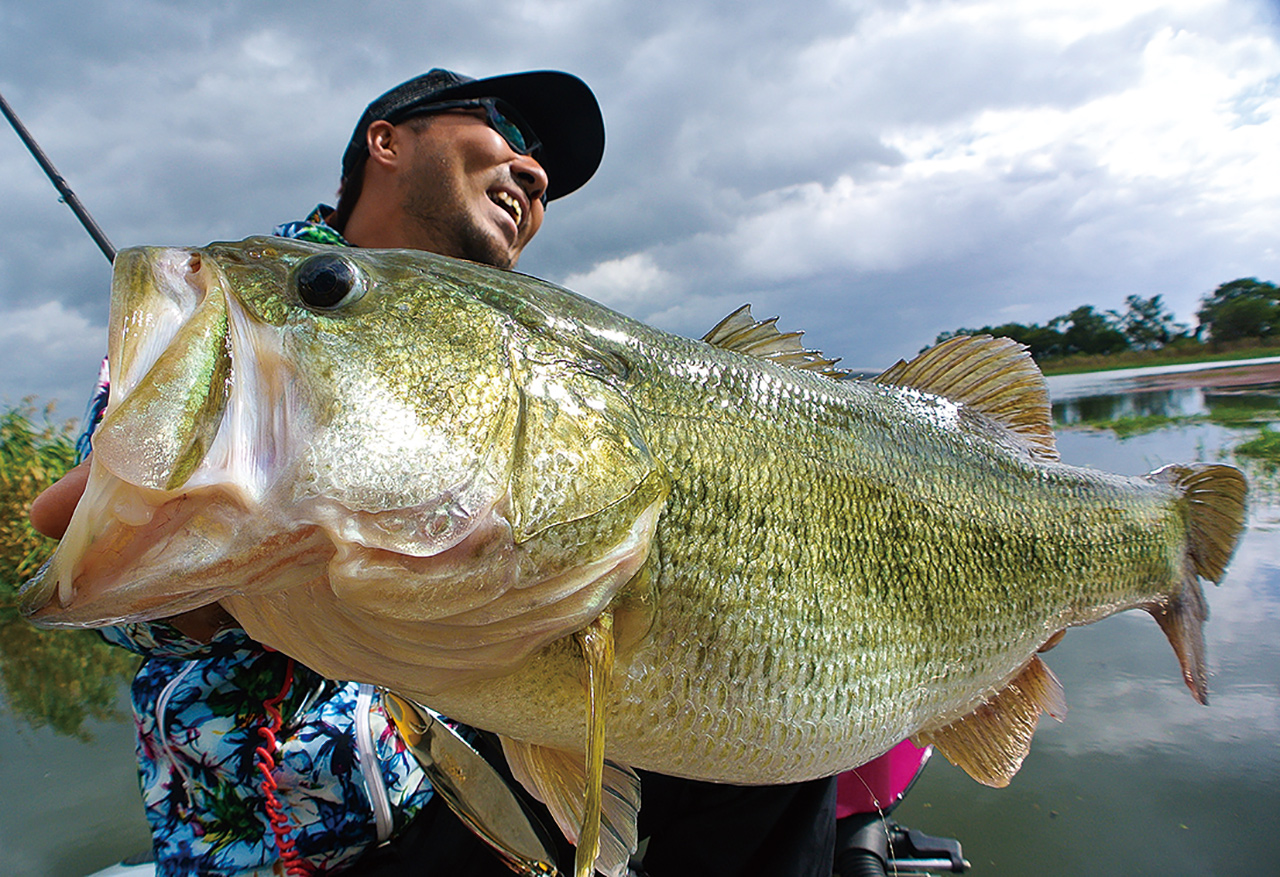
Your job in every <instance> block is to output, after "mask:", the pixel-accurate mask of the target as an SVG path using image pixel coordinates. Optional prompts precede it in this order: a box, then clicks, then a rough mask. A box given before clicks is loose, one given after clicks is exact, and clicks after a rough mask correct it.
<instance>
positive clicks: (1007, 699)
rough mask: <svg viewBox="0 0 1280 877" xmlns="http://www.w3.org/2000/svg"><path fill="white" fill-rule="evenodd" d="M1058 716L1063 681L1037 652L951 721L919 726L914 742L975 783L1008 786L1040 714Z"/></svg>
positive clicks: (1063, 712)
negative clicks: (942, 757)
mask: <svg viewBox="0 0 1280 877" xmlns="http://www.w3.org/2000/svg"><path fill="white" fill-rule="evenodd" d="M1042 712H1046V713H1048V714H1049V715H1051V716H1053V717H1054V718H1055V719H1057V720H1059V721H1061V720H1062V718H1063V717H1064V716H1065V715H1066V714H1067V703H1066V699H1065V698H1064V697H1063V693H1062V684H1061V683H1059V682H1058V679H1057V677H1056V676H1054V675H1053V673H1052V672H1051V671H1050V670H1049V668H1048V667H1046V666H1045V664H1044V662H1043V661H1041V660H1040V659H1039V658H1037V657H1032V659H1031V662H1030V663H1028V664H1027V666H1026V667H1024V668H1023V670H1022V672H1021V673H1019V674H1018V675H1017V676H1015V677H1014V678H1013V680H1012V681H1011V682H1010V683H1009V684H1008V685H1006V686H1005V687H1004V688H1002V689H1001V690H1000V691H998V692H996V694H995V695H994V696H992V697H991V699H990V700H988V701H987V702H986V703H984V704H982V705H981V706H979V707H978V708H977V709H975V710H974V711H973V712H971V713H969V714H968V715H966V716H962V717H961V718H959V719H957V720H956V721H954V722H952V723H950V724H949V725H944V726H943V727H941V728H936V729H932V730H927V731H921V732H920V733H918V734H916V736H915V737H913V738H911V740H912V742H913V743H915V744H916V745H917V746H927V745H930V744H932V745H933V746H936V747H938V750H939V751H940V752H942V754H943V755H945V756H946V757H947V760H948V761H950V762H951V763H952V764H954V765H956V766H957V767H959V768H961V769H962V770H964V772H965V773H967V774H969V776H971V777H973V778H974V779H975V780H977V781H978V782H980V783H982V784H984V785H988V786H995V787H996V788H1003V787H1005V786H1007V785H1009V781H1010V780H1011V779H1013V776H1014V774H1016V773H1017V772H1018V769H1019V768H1020V767H1022V761H1023V759H1025V758H1026V757H1027V753H1028V752H1029V751H1030V750H1031V736H1032V734H1034V733H1035V730H1036V723H1037V722H1038V721H1039V719H1040V713H1042Z"/></svg>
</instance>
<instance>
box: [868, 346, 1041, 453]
mask: <svg viewBox="0 0 1280 877" xmlns="http://www.w3.org/2000/svg"><path fill="white" fill-rule="evenodd" d="M873 380H875V381H876V382H877V383H881V384H888V385H890V386H895V387H910V388H912V389H916V390H920V391H922V392H925V393H932V394H933V395H935V396H944V397H946V398H948V399H950V400H951V401H952V402H960V403H962V404H964V405H967V406H969V407H970V408H973V409H974V410H976V411H981V412H982V413H983V414H985V415H987V416H988V417H991V418H993V419H994V420H996V421H997V422H999V423H1001V424H1003V425H1004V426H1006V427H1008V428H1009V429H1011V430H1013V431H1014V432H1015V433H1017V434H1018V435H1019V436H1021V437H1022V438H1023V439H1024V440H1026V441H1027V442H1028V444H1029V445H1030V448H1031V453H1032V456H1034V457H1036V458H1037V459H1040V460H1056V459H1058V448H1057V444H1056V443H1055V442H1054V439H1053V412H1052V409H1051V408H1050V407H1049V387H1048V385H1047V384H1046V383H1045V380H1044V375H1043V374H1041V373H1040V369H1039V367H1037V366H1036V364H1035V362H1034V360H1032V359H1031V355H1030V354H1029V353H1027V348H1026V347H1025V346H1024V345H1022V344H1019V343H1018V342H1016V341H1014V340H1013V339H1012V338H992V337H991V336H990V335H975V336H968V335H957V336H956V337H955V338H951V339H949V340H947V341H944V342H943V343H941V344H939V345H938V346H937V347H930V348H929V349H928V350H926V351H925V352H924V353H921V354H920V355H919V356H917V357H916V358H915V359H913V360H911V361H910V362H904V361H902V360H898V362H897V364H896V365H893V366H891V367H890V368H889V369H888V370H887V371H885V372H884V373H883V374H881V375H879V376H877V377H876V378H874V379H873Z"/></svg>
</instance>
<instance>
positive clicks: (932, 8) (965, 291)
mask: <svg viewBox="0 0 1280 877" xmlns="http://www.w3.org/2000/svg"><path fill="white" fill-rule="evenodd" d="M482 7H483V8H484V9H486V12H485V13H484V14H483V15H481V14H479V13H478V12H477V11H476V10H477V9H479V8H482ZM433 66H444V67H449V68H451V69H455V70H459V71H462V72H466V73H469V74H471V75H476V76H487V75H493V74H499V73H506V72H511V71H515V70H523V69H534V68H556V69H563V70H568V71H570V72H572V73H575V74H577V75H579V76H581V77H582V78H583V79H585V80H586V81H587V82H588V83H589V84H590V85H591V86H592V87H593V88H594V90H595V92H596V94H597V96H598V98H599V100H600V103H601V105H602V107H603V109H604V114H605V120H606V124H607V127H608V146H607V149H606V154H605V160H604V164H603V166H602V167H601V170H600V172H599V173H598V174H597V175H596V177H595V179H594V180H593V181H592V182H591V184H589V185H588V186H587V187H586V188H585V189H583V190H581V191H580V192H578V193H576V194H574V195H572V196H570V197H568V198H566V199H564V200H563V201H558V202H555V203H554V204H553V205H552V207H551V210H550V211H549V212H548V218H547V221H546V224H545V225H544V226H543V231H542V233H541V235H540V236H539V237H538V239H537V240H536V241H535V242H534V244H533V245H532V246H531V247H530V249H529V250H528V251H527V252H526V255H525V257H524V259H523V261H522V263H521V269H522V270H525V271H527V272H529V273H532V274H536V275H538V276H540V277H544V278H547V279H549V280H552V281H555V282H557V283H561V284H563V285H565V286H568V287H570V288H572V289H575V290H577V291H578V292H582V293H584V294H587V295H591V296H593V297H595V298H598V299H600V300H602V301H604V302H606V303H607V304H609V305H611V306H613V307H615V308H617V309H619V310H621V311H624V312H626V313H628V314H630V315H632V316H636V317H639V318H641V319H644V320H646V321H648V322H651V323H653V324H656V325H658V326H660V327H663V328H665V329H669V330H671V331H675V332H680V333H684V334H691V335H700V334H702V332H704V331H705V330H706V329H707V328H709V327H710V326H711V325H712V324H713V323H714V322H715V321H716V320H717V319H719V318H720V317H721V316H723V315H724V314H725V313H728V312H729V311H730V310H732V309H733V308H734V307H736V306H737V305H739V304H741V303H743V302H751V303H752V304H753V305H754V309H755V312H756V313H757V315H759V316H765V315H773V314H780V315H781V316H782V321H781V322H782V325H783V326H784V327H786V328H801V329H807V330H808V334H807V335H806V341H807V342H808V343H809V344H811V345H812V346H815V347H818V348H821V349H823V350H825V351H827V352H828V353H830V354H835V355H840V356H843V357H844V358H845V363H846V364H847V365H852V366H854V367H865V368H875V367H883V366H886V365H888V364H890V363H891V362H892V361H894V360H895V359H897V358H899V357H904V356H910V355H912V354H914V353H915V352H916V351H917V350H919V349H920V348H921V347H923V346H925V345H927V344H928V343H929V342H930V341H931V340H932V339H933V338H934V337H935V336H936V335H937V333H938V332H940V331H943V330H948V329H954V328H957V327H959V326H974V325H983V324H994V323H999V322H1005V321H1009V320H1016V321H1019V322H1043V321H1045V320H1047V319H1049V318H1051V317H1053V316H1056V315H1058V314H1062V313H1065V312H1066V311H1068V310H1070V309H1071V308H1073V307H1075V306H1076V305H1079V304H1093V305H1095V306H1096V307H1098V308H1101V309H1108V308H1120V307H1122V304H1123V301H1124V298H1125V296H1126V295H1130V294H1139V295H1143V296H1150V295H1156V294H1159V295H1162V296H1164V300H1165V301H1166V302H1167V303H1168V304H1169V305H1170V306H1171V307H1172V308H1173V309H1174V310H1175V312H1176V313H1177V314H1178V316H1179V318H1180V319H1182V320H1183V321H1184V322H1190V323H1194V312H1195V309H1196V307H1197V303H1198V301H1199V299H1200V297H1201V296H1202V295H1204V294H1205V293H1207V292H1209V291H1210V290H1212V289H1213V288H1214V287H1215V286H1216V285H1217V284H1219V283H1222V282H1225V281H1228V280H1232V279H1235V278H1237V277H1250V276H1252V277H1258V278H1260V279H1263V280H1273V281H1280V7H1278V6H1277V3H1276V2H1275V0H1167V2H1159V0H1019V2H1017V3H1013V2H999V0H992V2H969V0H959V2H890V0H848V2H835V0H829V2H824V0H794V2H790V3H777V2H772V0H770V2H757V0H714V2H712V0H706V2H704V0H645V2H643V3H639V2H634V0H489V2H487V3H484V4H477V3H474V2H471V0H465V2H464V0H436V2H432V3H422V2H412V3H410V2H396V0H384V2H380V3H376V4H355V3H343V2H335V0H310V2H306V3H262V2H255V3H248V2H241V0H201V2H198V3H197V2H178V0H174V2H157V0H127V2H93V0H74V2H72V0H43V2H41V3H30V2H24V0H0V93H3V94H4V95H5V97H6V98H7V99H8V101H9V102H10V104H11V105H12V106H13V108H14V109H15V110H16V111H17V112H18V114H19V115H20V116H21V117H22V118H23V120H24V121H25V123H26V124H27V127H28V128H29V129H31V131H32V133H33V134H34V135H35V136H36V138H37V139H38V140H39V141H40V143H41V144H42V145H43V147H44V148H45V150H46V152H47V153H48V154H49V156H50V157H51V158H52V159H53V161H54V163H55V164H56V165H57V166H58V168H59V170H61V171H62V173H63V174H64V176H65V177H66V178H67V179H68V181H69V182H70V183H71V185H72V187H73V188H74V189H75V191H76V192H77V194H78V195H79V196H80V197H81V199H82V200H83V201H84V202H85V204H86V205H87V206H88V208H89V209H90V211H91V212H92V213H93V214H94V215H95V217H96V218H97V219H98V221H99V223H100V225H101V226H102V227H103V228H104V229H105V231H106V232H107V234H108V236H110V237H111V239H112V240H113V242H114V243H115V244H116V245H117V246H119V247H125V246H131V245H137V244H174V245H189V244H202V243H205V242H208V241H210V240H225V239H235V238H241V237H245V236H248V235H250V234H258V233H263V232H266V231H269V230H270V228H271V227H272V226H274V225H275V224H276V223H279V222H282V221H284V220H287V219H294V218H300V217H301V216H302V215H303V214H305V213H306V212H307V211H308V210H309V209H310V208H311V207H312V206H313V205H314V204H315V203H317V202H319V201H330V200H331V199H332V194H333V190H334V188H335V186H336V178H337V173H338V164H339V155H340V153H341V150H342V148H343V146H344V145H345V142H346V140H347V137H348V136H349V134H350V130H351V127H352V125H353V124H354V122H355V120H356V118H357V117H358V116H359V114H360V112H361V110H362V109H363V108H364V105H365V104H366V103H368V101H369V100H371V99H372V98H373V97H374V96H376V95H377V94H379V93H381V92H382V91H384V90H385V89H386V88H388V87H390V86H392V85H394V84H396V83H397V82H400V81H402V80H404V79H407V78H409V77H411V76H414V75H416V74H418V73H421V72H423V71H425V70H426V69H427V68H429V67H433ZM108 284H109V270H108V266H107V264H106V260H105V259H103V257H102V255H101V253H99V252H98V250H97V249H96V248H95V246H94V245H93V243H92V242H91V240H90V239H89V237H88V236H87V235H86V234H85V233H84V232H83V231H82V230H81V229H80V227H79V225H78V224H77V223H76V221H75V219H74V217H73V216H72V214H71V213H70V211H69V210H67V208H65V207H64V206H63V205H61V204H59V203H58V201H57V197H56V194H55V193H54V191H53V189H52V187H51V186H50V184H49V183H48V182H47V181H46V180H45V179H44V178H43V176H42V175H41V174H40V172H39V169H38V167H37V166H36V164H35V162H34V161H33V160H32V159H31V158H30V156H28V154H27V153H26V152H25V150H24V149H23V147H22V145H21V143H20V142H19V141H18V139H17V137H16V136H15V135H13V133H12V132H11V131H9V130H7V128H6V129H4V130H0V405H6V404H13V403H16V402H18V401H20V400H21V399H22V398H23V397H26V396H29V395H34V396H36V397H37V399H38V400H40V401H42V402H43V401H45V400H48V399H57V400H60V402H61V405H60V408H59V412H60V414H62V415H64V416H75V415H77V414H78V413H79V412H80V408H81V406H82V404H83V399H84V397H85V395H86V393H87V389H88V386H89V385H90V384H91V382H92V378H93V376H94V374H95V371H96V362H97V359H98V358H99V356H100V355H101V353H102V351H103V350H104V349H105V334H104V333H105V325H106V311H107V289H108Z"/></svg>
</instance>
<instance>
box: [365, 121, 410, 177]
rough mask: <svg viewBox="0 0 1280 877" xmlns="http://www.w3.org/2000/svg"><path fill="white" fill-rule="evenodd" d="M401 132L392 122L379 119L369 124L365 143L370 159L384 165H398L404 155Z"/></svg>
mask: <svg viewBox="0 0 1280 877" xmlns="http://www.w3.org/2000/svg"><path fill="white" fill-rule="evenodd" d="M401 141H402V137H401V132H400V131H399V130H398V129H397V128H396V126H395V125H393V124H391V123H390V122H387V121H384V120H379V121H377V122H371V123H370V124H369V129H368V131H366V132H365V145H366V146H367V147H368V149H369V160H370V161H373V162H377V163H378V164H380V165H383V166H384V167H392V166H394V165H396V164H397V163H398V162H399V161H400V159H401V158H402V157H403V150H402V146H403V144H402V142H401Z"/></svg>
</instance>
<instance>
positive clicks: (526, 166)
mask: <svg viewBox="0 0 1280 877" xmlns="http://www.w3.org/2000/svg"><path fill="white" fill-rule="evenodd" d="M511 176H513V177H514V178H515V180H516V182H517V183H518V184H519V185H520V188H522V189H524V193H525V194H526V195H528V196H529V203H531V204H532V203H533V202H534V201H541V200H542V199H543V198H544V197H545V196H546V194H547V172H546V171H545V170H544V169H543V167H542V165H541V164H539V163H538V160H537V159H536V158H534V157H533V156H532V155H517V156H516V159H515V161H513V162H511ZM543 204H544V205H545V204H546V202H545V201H543Z"/></svg>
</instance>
